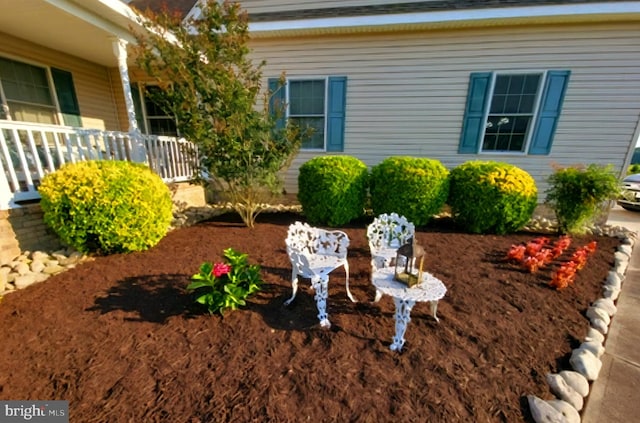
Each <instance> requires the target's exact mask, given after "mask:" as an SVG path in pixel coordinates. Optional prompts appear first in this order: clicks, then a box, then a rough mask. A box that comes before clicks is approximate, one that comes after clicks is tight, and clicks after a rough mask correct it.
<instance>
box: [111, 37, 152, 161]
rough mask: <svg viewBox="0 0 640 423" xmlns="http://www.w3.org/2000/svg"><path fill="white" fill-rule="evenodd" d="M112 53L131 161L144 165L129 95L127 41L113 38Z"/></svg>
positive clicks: (142, 144)
mask: <svg viewBox="0 0 640 423" xmlns="http://www.w3.org/2000/svg"><path fill="white" fill-rule="evenodd" d="M112 42H113V52H114V54H115V55H116V58H117V59H118V70H119V71H120V81H121V82H122V91H123V93H124V102H125V105H126V107H127V118H128V120H129V136H130V137H131V149H132V151H131V160H132V161H134V162H141V163H144V162H146V161H147V154H146V149H145V147H144V142H143V140H142V133H141V132H140V129H139V128H138V121H137V120H136V108H135V105H134V103H133V96H132V95H131V83H130V81H129V66H128V65H127V41H126V40H123V39H121V38H117V37H114V38H113V39H112Z"/></svg>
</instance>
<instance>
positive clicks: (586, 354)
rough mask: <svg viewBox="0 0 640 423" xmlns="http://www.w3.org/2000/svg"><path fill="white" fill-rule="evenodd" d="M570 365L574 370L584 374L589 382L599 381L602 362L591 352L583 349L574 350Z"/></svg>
mask: <svg viewBox="0 0 640 423" xmlns="http://www.w3.org/2000/svg"><path fill="white" fill-rule="evenodd" d="M569 363H570V364H571V367H573V370H575V371H576V372H578V373H580V374H582V375H583V376H584V377H586V378H587V380H589V381H594V380H596V379H598V374H599V373H600V369H601V368H602V362H601V361H600V360H599V359H598V357H596V356H595V355H594V354H593V353H592V352H591V351H589V350H585V349H583V348H578V349H575V350H573V352H572V353H571V358H570V359H569Z"/></svg>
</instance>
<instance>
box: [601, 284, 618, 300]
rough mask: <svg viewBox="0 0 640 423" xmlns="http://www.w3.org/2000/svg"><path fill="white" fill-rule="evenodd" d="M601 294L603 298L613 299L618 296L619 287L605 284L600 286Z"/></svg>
mask: <svg viewBox="0 0 640 423" xmlns="http://www.w3.org/2000/svg"><path fill="white" fill-rule="evenodd" d="M602 296H603V297H604V298H608V299H610V300H612V301H615V300H617V299H618V297H619V296H620V287H617V286H610V285H605V286H604V287H603V288H602Z"/></svg>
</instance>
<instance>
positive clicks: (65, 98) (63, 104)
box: [51, 68, 82, 127]
mask: <svg viewBox="0 0 640 423" xmlns="http://www.w3.org/2000/svg"><path fill="white" fill-rule="evenodd" d="M51 78H52V79H53V85H54V86H55V90H56V96H57V97H58V104H59V106H60V112H61V113H62V117H63V119H64V124H65V125H67V126H75V127H81V126H82V118H81V117H80V105H79V104H78V97H77V96H76V90H75V87H74V85H73V76H72V75H71V72H67V71H64V70H62V69H56V68H51Z"/></svg>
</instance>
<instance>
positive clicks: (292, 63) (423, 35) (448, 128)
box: [252, 24, 640, 199]
mask: <svg viewBox="0 0 640 423" xmlns="http://www.w3.org/2000/svg"><path fill="white" fill-rule="evenodd" d="M252 47H253V48H254V55H255V57H256V58H259V59H266V60H267V67H266V68H265V74H264V76H265V78H266V77H273V76H277V75H279V73H280V71H282V70H285V71H286V72H287V74H288V76H289V77H313V76H325V75H344V76H347V77H348V81H347V101H346V104H347V110H346V129H345V150H344V153H343V154H348V155H353V156H356V157H358V158H360V159H361V160H363V161H364V162H365V163H366V164H367V165H368V166H373V165H375V164H377V163H379V162H380V161H382V160H383V159H385V158H386V157H389V156H391V155H410V156H419V157H429V158H434V159H438V160H440V161H442V163H443V164H444V165H445V166H446V167H448V168H450V169H451V168H453V167H455V166H457V165H459V164H461V163H463V162H465V161H468V160H477V159H480V160H500V161H505V162H509V163H512V164H514V165H516V166H519V167H521V168H522V169H524V170H526V171H527V172H529V173H530V174H531V175H532V176H533V177H534V178H535V179H536V182H537V184H538V190H539V192H540V198H541V199H543V198H544V197H543V193H544V190H545V189H546V188H547V184H546V182H545V181H546V178H547V176H548V175H549V174H550V172H551V171H552V167H551V166H552V164H554V163H556V164H559V165H561V166H566V165H571V164H578V163H582V164H588V163H597V164H602V165H606V164H614V165H615V169H616V171H618V172H620V171H622V167H623V163H624V162H625V158H626V155H627V153H628V150H629V148H630V146H631V147H632V146H633V145H635V141H632V138H633V137H634V131H635V130H636V126H637V124H638V118H639V114H640V72H639V71H638V70H639V69H640V27H638V26H637V24H616V25H605V24H596V25H574V26H564V27H562V26H536V27H534V26H531V27H502V28H487V29H469V30H461V29H457V30H455V31H424V32H412V33H380V34H370V35H343V36H325V37H313V38H312V37H309V38H278V39H256V40H254V41H253V44H252ZM548 69H561V70H566V69H568V70H571V77H570V80H569V85H568V88H567V92H566V96H565V101H564V106H563V110H562V114H561V117H560V120H559V123H558V127H557V130H556V134H555V138H554V142H553V147H552V150H551V154H550V155H546V156H531V155H516V154H502V155H499V154H482V155H472V154H464V155H461V154H458V142H459V139H460V131H461V126H462V120H463V115H464V109H465V102H466V97H467V87H468V82H469V74H470V73H471V72H480V71H507V70H513V71H518V70H548ZM265 85H266V84H265ZM314 155H315V154H313V153H306V152H303V153H300V154H299V156H298V157H297V159H296V160H295V161H294V162H293V164H292V166H291V168H290V170H289V171H288V172H287V176H286V187H287V190H288V191H289V192H297V174H298V172H297V170H298V168H299V166H300V165H301V164H302V163H304V162H305V161H307V160H308V159H309V158H311V157H313V156H314Z"/></svg>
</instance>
